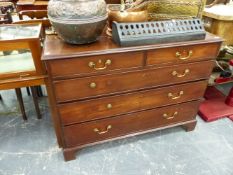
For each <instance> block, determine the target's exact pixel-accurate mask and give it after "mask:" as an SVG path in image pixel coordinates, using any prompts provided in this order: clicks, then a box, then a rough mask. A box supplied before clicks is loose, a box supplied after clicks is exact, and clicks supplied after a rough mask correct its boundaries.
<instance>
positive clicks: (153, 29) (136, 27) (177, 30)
mask: <svg viewBox="0 0 233 175" xmlns="http://www.w3.org/2000/svg"><path fill="white" fill-rule="evenodd" d="M205 35H206V32H205V29H204V25H203V23H202V21H201V20H200V19H190V20H169V21H153V22H142V23H117V22H113V25H112V38H113V40H114V42H116V43H117V44H119V45H121V46H136V45H145V44H156V43H167V42H179V41H190V40H200V39H204V38H205Z"/></svg>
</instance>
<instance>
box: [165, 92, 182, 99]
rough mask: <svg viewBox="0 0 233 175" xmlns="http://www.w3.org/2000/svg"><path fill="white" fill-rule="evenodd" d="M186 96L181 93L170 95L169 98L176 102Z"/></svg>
mask: <svg viewBox="0 0 233 175" xmlns="http://www.w3.org/2000/svg"><path fill="white" fill-rule="evenodd" d="M183 94H184V91H180V92H179V93H178V95H174V94H173V93H168V97H169V98H171V99H173V100H176V99H179V98H181V96H182V95H183Z"/></svg>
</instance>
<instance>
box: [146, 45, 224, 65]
mask: <svg viewBox="0 0 233 175" xmlns="http://www.w3.org/2000/svg"><path fill="white" fill-rule="evenodd" d="M218 51H219V44H218V43H209V44H198V45H189V46H179V47H172V48H162V49H156V50H151V51H148V52H147V65H156V64H157V65H160V64H162V63H166V64H167V63H173V64H176V63H187V62H189V61H200V60H207V59H214V58H216V56H217V54H218Z"/></svg>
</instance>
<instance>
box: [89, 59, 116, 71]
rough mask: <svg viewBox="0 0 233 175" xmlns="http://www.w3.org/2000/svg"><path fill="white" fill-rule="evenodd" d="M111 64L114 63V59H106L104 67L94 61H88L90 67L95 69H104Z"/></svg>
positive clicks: (100, 61)
mask: <svg viewBox="0 0 233 175" xmlns="http://www.w3.org/2000/svg"><path fill="white" fill-rule="evenodd" d="M98 63H99V64H101V63H102V60H99V61H98ZM111 64H112V61H111V60H109V59H108V60H106V61H105V63H104V67H96V64H95V63H94V62H92V61H91V62H89V63H88V66H89V67H90V68H93V69H95V70H104V69H106V68H107V67H108V66H109V65H111Z"/></svg>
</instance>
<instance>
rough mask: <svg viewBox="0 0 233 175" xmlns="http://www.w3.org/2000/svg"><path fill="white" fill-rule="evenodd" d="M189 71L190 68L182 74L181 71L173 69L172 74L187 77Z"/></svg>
mask: <svg viewBox="0 0 233 175" xmlns="http://www.w3.org/2000/svg"><path fill="white" fill-rule="evenodd" d="M189 72H190V70H189V69H185V71H184V73H183V74H180V73H178V72H177V71H173V72H172V75H173V76H176V77H177V78H182V77H185V76H186V75H187V74H188V73H189Z"/></svg>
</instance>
